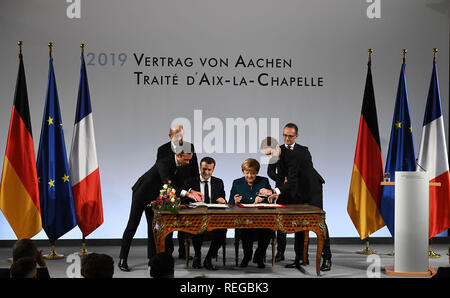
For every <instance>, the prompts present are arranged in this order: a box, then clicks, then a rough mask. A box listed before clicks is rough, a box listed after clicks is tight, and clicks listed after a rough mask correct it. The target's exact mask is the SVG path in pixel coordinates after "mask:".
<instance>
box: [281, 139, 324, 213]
mask: <svg viewBox="0 0 450 298" xmlns="http://www.w3.org/2000/svg"><path fill="white" fill-rule="evenodd" d="M278 162H279V163H280V165H279V166H280V167H281V168H282V169H283V171H284V172H283V173H286V174H287V176H286V177H287V183H285V184H282V185H280V186H278V188H279V189H280V191H281V193H286V192H287V193H289V194H290V196H291V199H290V200H291V202H290V203H292V204H311V205H314V206H317V207H319V208H323V194H322V184H324V183H325V180H324V179H323V178H322V176H321V175H320V174H319V173H318V172H317V171H316V170H315V169H314V166H313V162H312V158H311V154H310V153H309V150H308V147H305V146H301V145H298V144H296V145H295V147H294V150H289V149H285V150H284V151H282V153H281V157H280V160H279V161H278ZM283 180H284V177H283ZM285 203H288V202H285Z"/></svg>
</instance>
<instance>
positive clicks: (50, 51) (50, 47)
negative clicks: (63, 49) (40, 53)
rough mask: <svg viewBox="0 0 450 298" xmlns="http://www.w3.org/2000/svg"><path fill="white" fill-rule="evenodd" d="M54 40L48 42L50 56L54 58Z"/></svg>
mask: <svg viewBox="0 0 450 298" xmlns="http://www.w3.org/2000/svg"><path fill="white" fill-rule="evenodd" d="M52 50H53V42H49V43H48V57H49V58H52Z"/></svg>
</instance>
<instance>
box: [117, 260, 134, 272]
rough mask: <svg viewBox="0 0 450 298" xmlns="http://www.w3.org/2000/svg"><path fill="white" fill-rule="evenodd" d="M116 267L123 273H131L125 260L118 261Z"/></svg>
mask: <svg viewBox="0 0 450 298" xmlns="http://www.w3.org/2000/svg"><path fill="white" fill-rule="evenodd" d="M117 266H118V267H119V269H120V270H122V271H125V272H130V271H131V270H130V268H129V267H128V264H127V259H119V264H117Z"/></svg>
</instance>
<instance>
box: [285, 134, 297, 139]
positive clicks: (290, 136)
mask: <svg viewBox="0 0 450 298" xmlns="http://www.w3.org/2000/svg"><path fill="white" fill-rule="evenodd" d="M296 136H297V135H295V136H293V135H285V134H283V137H285V138H289V139H292V138H295V137H296Z"/></svg>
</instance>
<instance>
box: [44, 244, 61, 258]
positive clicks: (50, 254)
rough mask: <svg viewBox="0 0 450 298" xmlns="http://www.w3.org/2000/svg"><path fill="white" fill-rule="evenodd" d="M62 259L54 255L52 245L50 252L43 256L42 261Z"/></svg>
mask: <svg viewBox="0 0 450 298" xmlns="http://www.w3.org/2000/svg"><path fill="white" fill-rule="evenodd" d="M63 258H64V255H59V254H57V253H56V251H55V246H54V245H52V250H51V251H50V253H49V254H48V255H45V256H44V259H46V260H60V259H63Z"/></svg>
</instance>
